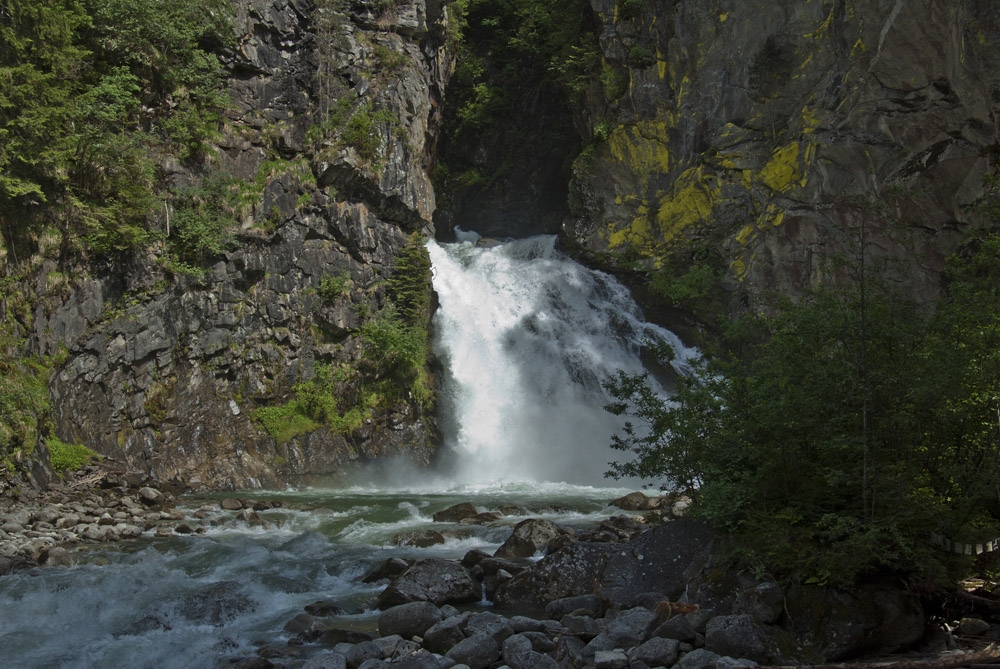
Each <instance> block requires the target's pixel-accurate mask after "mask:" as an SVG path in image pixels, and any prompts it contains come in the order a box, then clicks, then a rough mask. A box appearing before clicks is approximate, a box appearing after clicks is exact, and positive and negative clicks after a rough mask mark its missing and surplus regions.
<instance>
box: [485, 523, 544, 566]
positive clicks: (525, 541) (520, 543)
mask: <svg viewBox="0 0 1000 669" xmlns="http://www.w3.org/2000/svg"><path fill="white" fill-rule="evenodd" d="M559 534H560V532H559V528H557V527H556V526H555V524H553V523H552V522H551V521H548V520H544V519H542V518H529V519H527V520H522V521H521V522H520V523H518V524H517V525H515V526H514V532H513V534H511V536H510V538H508V539H507V540H506V541H505V542H504V543H503V545H501V546H500V548H498V549H497V551H496V553H494V556H495V557H498V558H508V559H509V558H527V557H532V556H533V555H535V554H537V553H541V552H544V551H545V549H546V547H547V546H548V545H549V542H551V541H552V540H553V539H555V538H556V537H558V536H559Z"/></svg>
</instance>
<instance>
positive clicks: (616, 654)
mask: <svg viewBox="0 0 1000 669" xmlns="http://www.w3.org/2000/svg"><path fill="white" fill-rule="evenodd" d="M626 667H628V655H626V654H625V651H623V650H620V649H617V650H599V651H597V653H595V655H594V669H626Z"/></svg>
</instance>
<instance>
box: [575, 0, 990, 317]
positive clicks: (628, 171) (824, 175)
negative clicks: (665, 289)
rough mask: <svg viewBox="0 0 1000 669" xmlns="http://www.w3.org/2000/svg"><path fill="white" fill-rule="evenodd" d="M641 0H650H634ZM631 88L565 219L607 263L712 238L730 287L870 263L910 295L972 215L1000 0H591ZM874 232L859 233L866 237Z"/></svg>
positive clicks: (607, 48)
mask: <svg viewBox="0 0 1000 669" xmlns="http://www.w3.org/2000/svg"><path fill="white" fill-rule="evenodd" d="M635 4H638V3H635ZM591 6H592V7H593V10H594V11H595V12H596V13H597V14H598V16H599V18H600V21H601V24H602V34H601V38H600V42H601V49H602V51H603V55H604V56H605V58H606V59H607V61H608V62H609V63H610V64H611V65H612V66H614V67H615V68H617V71H618V73H619V76H620V77H621V81H622V83H623V88H622V92H621V96H620V97H618V98H617V99H615V100H613V101H611V102H610V103H609V104H608V106H607V108H606V109H603V110H591V116H592V118H593V119H594V121H592V124H593V125H596V121H597V120H601V119H603V120H604V127H603V129H604V131H606V135H607V139H606V141H603V142H598V143H596V144H595V145H594V147H593V149H594V150H593V151H592V152H590V153H589V155H587V156H586V157H585V158H581V159H578V160H577V162H576V165H575V167H574V180H573V184H572V186H571V196H570V200H571V203H572V204H573V205H574V212H573V215H572V216H571V218H570V220H568V221H567V222H566V224H565V226H564V238H565V240H566V241H567V242H569V243H570V244H572V245H573V246H574V247H575V249H576V252H577V253H578V254H580V255H583V256H585V257H589V258H591V259H592V260H594V261H598V262H608V263H610V264H612V265H615V264H616V262H617V260H616V259H620V258H627V259H630V260H635V259H636V258H639V259H640V260H642V259H644V260H645V263H646V264H648V266H654V265H655V264H657V263H658V262H662V261H667V262H670V260H671V258H677V257H678V256H681V257H684V256H685V254H687V253H689V251H688V250H689V249H690V248H691V245H701V246H702V247H703V248H704V247H707V248H708V249H709V250H710V251H711V253H713V254H717V256H718V258H719V267H720V269H721V270H723V271H724V272H725V283H726V286H727V288H728V290H729V291H730V294H731V295H732V297H733V298H734V299H733V300H732V304H733V305H736V304H738V303H739V302H741V301H742V302H743V303H751V304H752V303H754V302H755V301H756V300H757V299H758V298H759V297H760V296H761V294H762V293H763V292H764V291H776V292H778V293H784V294H796V293H798V292H800V291H802V290H803V289H805V288H807V287H809V286H814V285H817V284H819V283H821V282H822V283H826V284H828V285H829V284H830V283H831V282H836V281H844V280H847V279H849V278H850V271H849V270H848V269H845V263H843V262H841V263H839V264H838V263H837V262H835V261H837V260H838V259H839V260H846V261H847V263H846V265H847V266H850V265H852V264H853V265H857V264H858V263H857V260H858V259H859V258H860V256H861V253H862V249H863V251H864V254H865V258H866V262H867V263H868V267H869V268H870V269H872V268H877V269H878V270H879V271H881V272H884V273H886V274H888V275H889V276H890V278H891V279H896V280H898V281H899V283H900V284H901V285H902V286H903V287H904V288H905V290H906V291H907V292H908V293H909V294H910V295H911V296H912V297H914V298H916V299H918V300H928V299H932V298H934V297H935V296H937V295H938V292H939V290H940V287H939V274H940V271H941V269H942V263H943V261H944V259H945V257H947V255H948V254H950V253H951V252H952V251H954V250H955V248H956V245H957V244H958V242H959V239H960V236H961V234H962V232H963V231H964V230H965V229H966V228H967V227H968V226H969V225H975V224H977V223H980V222H981V221H979V220H978V219H977V217H976V214H975V213H974V212H971V211H969V210H968V206H969V205H971V204H973V203H975V201H976V200H977V198H979V197H980V196H981V195H982V186H981V177H982V175H983V174H984V172H986V171H988V170H990V169H992V165H993V164H994V163H995V153H996V146H997V126H996V122H995V119H994V115H993V107H994V100H995V99H996V97H997V92H998V88H997V81H998V75H1000V62H998V56H997V54H998V53H1000V52H998V50H997V48H996V47H997V43H998V40H1000V9H998V8H997V7H995V6H994V4H992V3H988V2H983V1H981V0H965V1H957V2H953V1H950V0H928V1H927V2H903V1H902V0H879V1H878V2H857V1H853V0H825V1H820V2H797V1H796V0H777V1H769V2H757V1H752V2H732V1H729V0H709V1H707V2H705V1H702V0H677V1H674V2H655V3H645V4H644V5H643V8H642V9H641V10H640V11H633V12H631V13H628V14H627V15H626V14H625V13H623V12H620V11H619V12H616V11H615V2H614V1H613V0H592V2H591ZM862 240H863V242H862Z"/></svg>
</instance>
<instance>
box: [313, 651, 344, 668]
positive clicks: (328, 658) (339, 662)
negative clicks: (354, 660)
mask: <svg viewBox="0 0 1000 669" xmlns="http://www.w3.org/2000/svg"><path fill="white" fill-rule="evenodd" d="M302 669H347V659H346V658H345V657H344V656H343V655H341V654H340V653H323V654H322V655H317V656H316V657H311V658H309V659H308V660H306V663H305V664H303V665H302Z"/></svg>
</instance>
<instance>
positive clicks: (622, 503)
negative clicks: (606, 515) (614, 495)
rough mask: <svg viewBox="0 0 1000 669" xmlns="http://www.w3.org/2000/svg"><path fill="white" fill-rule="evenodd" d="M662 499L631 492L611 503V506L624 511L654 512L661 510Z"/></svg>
mask: <svg viewBox="0 0 1000 669" xmlns="http://www.w3.org/2000/svg"><path fill="white" fill-rule="evenodd" d="M662 499H663V498H662V497H659V496H655V497H651V496H649V495H647V494H645V493H642V492H630V493H629V494H627V495H625V496H623V497H619V498H618V499H615V500H612V501H611V502H609V504H610V505H611V506H617V507H618V508H619V509H621V510H622V511H652V510H653V509H658V508H660V503H661V501H662Z"/></svg>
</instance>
